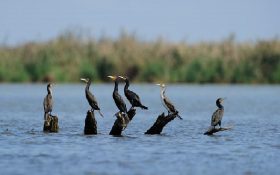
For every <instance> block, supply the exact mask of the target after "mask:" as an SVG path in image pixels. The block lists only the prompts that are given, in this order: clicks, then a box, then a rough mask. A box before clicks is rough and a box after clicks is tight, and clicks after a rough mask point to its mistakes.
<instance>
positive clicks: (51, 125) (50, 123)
mask: <svg viewBox="0 0 280 175" xmlns="http://www.w3.org/2000/svg"><path fill="white" fill-rule="evenodd" d="M58 130H59V126H58V117H57V116H53V115H50V114H46V120H45V122H44V128H43V131H44V132H58Z"/></svg>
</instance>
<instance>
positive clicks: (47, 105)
mask: <svg viewBox="0 0 280 175" xmlns="http://www.w3.org/2000/svg"><path fill="white" fill-rule="evenodd" d="M51 88H52V84H51V83H49V84H48V85H47V91H48V94H47V95H46V97H45V98H44V102H43V106H44V111H45V115H44V119H45V120H46V117H47V114H48V113H49V114H50V115H51V113H52V107H53V100H52V89H51Z"/></svg>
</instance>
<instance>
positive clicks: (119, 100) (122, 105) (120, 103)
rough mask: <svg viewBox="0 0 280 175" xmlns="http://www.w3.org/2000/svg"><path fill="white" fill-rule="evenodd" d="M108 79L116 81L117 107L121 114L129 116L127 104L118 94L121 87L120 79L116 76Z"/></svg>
mask: <svg viewBox="0 0 280 175" xmlns="http://www.w3.org/2000/svg"><path fill="white" fill-rule="evenodd" d="M108 77H109V78H111V79H112V80H114V81H115V88H114V91H113V99H114V101H115V104H116V106H117V107H118V109H119V110H120V112H121V113H125V114H127V108H126V105H125V102H124V101H123V99H122V97H121V96H120V94H119V92H118V85H119V81H120V78H119V77H116V76H108Z"/></svg>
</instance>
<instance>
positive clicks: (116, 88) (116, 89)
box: [114, 80, 119, 92]
mask: <svg viewBox="0 0 280 175" xmlns="http://www.w3.org/2000/svg"><path fill="white" fill-rule="evenodd" d="M118 86H119V82H118V81H117V80H116V81H115V88H114V91H116V92H117V91H118V90H119V88H118Z"/></svg>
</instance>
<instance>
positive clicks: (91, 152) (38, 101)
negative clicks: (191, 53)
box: [0, 84, 280, 175]
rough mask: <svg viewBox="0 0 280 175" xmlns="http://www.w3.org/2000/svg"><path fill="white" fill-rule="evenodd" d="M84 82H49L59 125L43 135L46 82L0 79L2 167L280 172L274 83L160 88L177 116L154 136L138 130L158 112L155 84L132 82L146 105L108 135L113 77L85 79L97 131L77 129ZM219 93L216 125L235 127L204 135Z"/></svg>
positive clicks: (24, 170) (20, 170)
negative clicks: (94, 102)
mask: <svg viewBox="0 0 280 175" xmlns="http://www.w3.org/2000/svg"><path fill="white" fill-rule="evenodd" d="M84 87H85V86H84V85H82V84H73V85H55V86H54V90H53V93H54V94H53V95H54V100H55V104H54V112H53V113H54V114H57V115H58V116H59V124H60V131H59V133H52V134H46V133H43V132H42V125H43V106H42V101H43V98H44V96H45V94H46V85H40V84H38V85H29V84H25V85H9V84H1V85H0V92H1V94H0V110H1V111H0V171H1V174H42V175H45V174H46V175H47V174H50V173H52V174H65V175H72V174H73V175H74V174H85V175H90V174H124V175H126V174H127V175H130V174H216V175H219V174H246V175H247V174H248V175H249V174H278V173H279V170H280V168H279V165H280V156H279V155H280V154H279V153H280V118H279V116H280V110H279V107H280V93H279V91H280V87H279V86H226V85H220V86H214V85H204V86H198V85H170V86H168V87H167V91H166V94H167V96H168V97H169V98H170V99H171V101H173V102H174V104H175V105H176V106H177V107H178V110H179V111H180V113H181V116H182V117H183V118H184V120H182V121H181V120H178V119H175V120H174V121H172V122H171V123H169V124H168V125H167V126H166V127H165V128H164V130H163V133H162V134H161V135H153V136H149V135H144V134H143V133H144V132H145V131H146V130H147V129H148V128H149V127H150V126H151V125H152V124H153V122H154V121H155V119H156V117H157V115H158V114H160V113H161V112H163V111H164V108H163V107H162V105H161V102H160V98H159V87H157V86H155V85H134V84H133V85H132V86H131V89H132V90H134V91H136V92H137V93H138V94H139V95H140V96H141V98H142V102H143V103H144V104H145V105H147V106H148V107H149V110H148V111H143V110H137V114H136V116H135V118H134V119H133V121H132V122H131V123H130V124H129V126H128V127H127V129H126V130H125V131H124V132H123V137H113V136H109V135H108V133H109V131H110V129H111V127H112V125H113V122H114V120H115V118H114V117H113V114H114V113H115V112H116V111H117V108H116V107H115V105H114V103H113V100H112V96H111V94H112V90H113V85H112V84H104V85H94V86H92V88H91V90H92V91H94V93H95V94H96V98H97V99H98V101H99V103H100V107H101V108H102V111H103V114H104V115H105V118H101V117H100V116H99V115H96V118H97V121H98V132H99V134H98V135H96V136H84V135H83V127H84V119H85V115H86V111H87V109H88V108H89V107H88V104H87V101H86V100H85V96H84ZM121 89H122V87H121ZM121 94H122V91H121ZM218 97H227V100H226V101H225V103H224V106H225V116H224V119H223V123H222V125H223V126H233V127H234V128H233V130H230V131H224V132H219V133H217V134H216V135H215V136H205V135H203V132H204V131H205V130H206V129H207V127H208V126H209V123H210V117H211V115H212V113H213V111H214V110H215V109H216V106H215V100H216V99H217V98H218Z"/></svg>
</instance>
